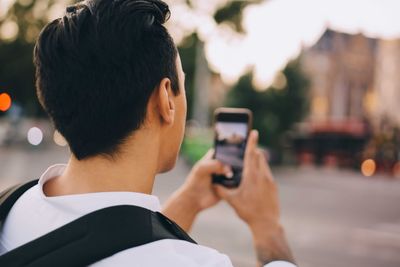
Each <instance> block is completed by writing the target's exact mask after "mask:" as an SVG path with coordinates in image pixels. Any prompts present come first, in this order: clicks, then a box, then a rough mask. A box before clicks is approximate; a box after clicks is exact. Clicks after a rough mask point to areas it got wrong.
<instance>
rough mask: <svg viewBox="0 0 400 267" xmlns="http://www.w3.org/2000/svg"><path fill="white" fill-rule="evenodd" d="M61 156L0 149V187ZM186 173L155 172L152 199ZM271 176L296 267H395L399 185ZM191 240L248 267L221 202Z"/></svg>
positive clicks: (240, 231)
mask: <svg viewBox="0 0 400 267" xmlns="http://www.w3.org/2000/svg"><path fill="white" fill-rule="evenodd" d="M67 158H68V150H67V149H66V148H62V147H56V146H50V145H47V146H41V148H40V149H39V148H35V147H30V148H25V147H20V148H18V149H15V148H14V149H7V148H4V147H2V148H0V188H1V189H3V188H5V187H6V186H9V185H11V184H14V183H17V182H22V181H25V180H28V179H33V178H36V177H38V176H39V175H40V174H41V173H42V172H43V171H44V170H45V169H46V168H47V167H48V166H49V165H51V164H53V163H60V162H66V160H67ZM188 170H189V169H188V167H187V165H186V164H185V162H184V161H183V160H180V161H179V162H178V165H177V167H176V168H175V169H174V170H173V171H172V172H170V173H167V174H163V175H160V176H159V177H158V178H157V181H156V186H155V192H154V193H155V195H158V196H159V197H160V199H161V201H164V200H165V199H166V198H167V197H168V195H169V194H170V193H171V192H172V191H173V190H175V189H176V188H177V187H178V186H179V185H180V184H181V183H182V181H183V180H184V177H185V176H186V174H187V172H188ZM274 173H275V176H276V179H277V181H278V184H279V186H280V193H281V199H282V215H283V224H284V226H285V227H286V232H287V236H288V239H289V242H290V243H291V245H292V247H293V251H294V254H295V257H296V259H297V260H298V263H299V266H303V267H321V266H323V267H336V266H345V267H376V266H385V267H395V266H396V267H397V266H400V253H399V252H400V208H399V205H398V204H397V203H400V181H398V180H397V181H396V180H393V179H389V178H386V177H379V175H377V176H375V177H374V178H365V177H363V176H361V175H360V174H358V173H355V172H353V171H343V170H340V171H339V170H330V169H315V168H312V167H310V168H300V169H298V168H296V169H295V168H281V169H275V170H274ZM192 236H193V237H194V238H195V239H196V240H197V241H198V242H199V243H201V244H204V245H207V246H211V247H214V248H216V249H218V250H220V251H221V252H224V253H226V254H228V255H229V256H230V257H231V258H232V260H233V263H234V266H238V267H249V266H252V267H254V266H255V261H254V255H253V250H252V242H251V236H250V232H249V231H248V229H247V227H246V226H245V225H244V224H243V223H242V222H241V221H240V220H239V219H238V218H236V217H235V215H234V213H233V211H232V210H231V209H230V208H229V207H228V206H227V205H226V204H223V203H221V204H219V205H218V206H216V207H215V208H212V209H210V210H208V211H205V212H204V213H202V214H201V215H200V217H199V219H198V220H197V222H196V224H195V226H194V229H193V232H192Z"/></svg>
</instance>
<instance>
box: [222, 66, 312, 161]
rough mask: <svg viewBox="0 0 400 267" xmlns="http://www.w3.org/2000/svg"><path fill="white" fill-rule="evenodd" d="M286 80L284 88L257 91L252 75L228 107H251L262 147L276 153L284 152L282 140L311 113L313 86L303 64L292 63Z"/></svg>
mask: <svg viewBox="0 0 400 267" xmlns="http://www.w3.org/2000/svg"><path fill="white" fill-rule="evenodd" d="M282 73H283V75H284V77H285V78H286V85H285V86H284V87H283V88H280V89H278V88H276V87H274V85H272V86H271V87H269V88H267V89H266V90H264V91H257V90H255V88H254V87H253V85H252V74H251V73H249V74H247V75H245V76H243V77H242V78H241V79H240V80H239V82H238V83H237V84H236V85H235V86H234V87H233V88H232V90H231V91H230V92H229V94H228V96H227V100H226V105H227V106H231V107H247V108H250V109H251V110H252V111H253V115H254V118H253V126H254V128H256V129H258V130H259V131H260V143H261V144H262V145H264V146H267V147H269V148H270V149H272V150H273V151H275V152H278V154H279V152H280V151H281V150H282V138H283V135H284V133H285V132H287V131H288V130H290V129H291V127H292V126H293V124H294V123H296V122H299V121H300V120H301V119H302V118H303V117H304V115H305V114H306V112H307V110H308V103H307V91H308V85H309V82H308V80H307V78H306V77H305V76H304V74H303V72H302V71H301V67H300V63H299V60H295V61H292V62H290V63H289V64H288V65H287V66H286V67H285V69H284V70H283V71H282Z"/></svg>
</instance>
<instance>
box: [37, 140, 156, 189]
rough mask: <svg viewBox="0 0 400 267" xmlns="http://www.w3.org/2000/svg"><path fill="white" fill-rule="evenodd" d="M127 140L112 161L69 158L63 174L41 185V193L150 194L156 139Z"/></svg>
mask: <svg viewBox="0 0 400 267" xmlns="http://www.w3.org/2000/svg"><path fill="white" fill-rule="evenodd" d="M130 140H131V141H128V144H127V145H126V146H124V151H123V152H122V153H121V155H119V156H117V157H116V159H115V160H110V159H106V158H105V157H100V156H96V157H92V158H88V159H85V160H80V161H79V160H77V159H76V158H75V157H74V156H71V158H70V160H69V162H68V164H67V167H66V169H65V171H64V173H63V174H62V175H61V176H58V177H56V178H54V179H51V180H50V181H48V182H47V183H46V184H45V186H44V192H45V194H46V195H47V196H60V195H71V194H85V193H94V192H118V191H120V192H121V191H124V192H139V193H145V194H151V192H152V189H153V184H154V178H155V175H156V174H157V172H158V154H159V146H158V142H157V141H158V140H157V139H156V138H151V136H149V135H148V134H147V136H146V135H138V136H135V138H130ZM133 140H134V141H133ZM129 142H132V143H131V144H129ZM133 142H134V143H135V144H137V145H135V144H133Z"/></svg>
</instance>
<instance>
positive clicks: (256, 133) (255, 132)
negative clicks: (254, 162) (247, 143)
mask: <svg viewBox="0 0 400 267" xmlns="http://www.w3.org/2000/svg"><path fill="white" fill-rule="evenodd" d="M253 135H254V137H255V138H258V131H257V130H253Z"/></svg>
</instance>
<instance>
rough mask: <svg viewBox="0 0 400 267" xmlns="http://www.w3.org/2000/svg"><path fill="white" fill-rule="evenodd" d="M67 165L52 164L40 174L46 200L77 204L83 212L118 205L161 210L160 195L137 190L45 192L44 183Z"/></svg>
mask: <svg viewBox="0 0 400 267" xmlns="http://www.w3.org/2000/svg"><path fill="white" fill-rule="evenodd" d="M66 166H67V165H66V164H55V165H52V166H50V167H49V168H48V169H47V170H46V171H45V172H44V173H43V174H42V175H41V176H40V179H39V194H40V195H41V197H42V198H44V199H45V200H46V201H49V202H53V203H57V204H65V205H74V204H76V205H78V206H79V209H80V211H82V212H91V211H94V210H97V209H101V208H106V207H110V206H116V205H133V206H139V207H143V208H146V209H149V210H152V211H160V209H161V205H160V201H159V199H158V197H156V196H153V195H148V194H143V193H136V192H96V193H87V194H74V195H64V196H55V197H48V196H46V195H45V194H44V192H43V185H44V184H45V183H46V182H47V181H49V180H50V179H52V178H54V177H56V176H59V175H61V174H62V173H63V172H64V170H65V168H66Z"/></svg>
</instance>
